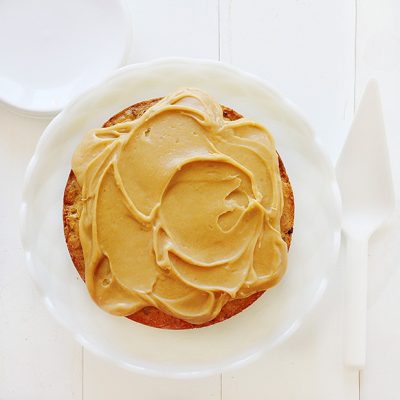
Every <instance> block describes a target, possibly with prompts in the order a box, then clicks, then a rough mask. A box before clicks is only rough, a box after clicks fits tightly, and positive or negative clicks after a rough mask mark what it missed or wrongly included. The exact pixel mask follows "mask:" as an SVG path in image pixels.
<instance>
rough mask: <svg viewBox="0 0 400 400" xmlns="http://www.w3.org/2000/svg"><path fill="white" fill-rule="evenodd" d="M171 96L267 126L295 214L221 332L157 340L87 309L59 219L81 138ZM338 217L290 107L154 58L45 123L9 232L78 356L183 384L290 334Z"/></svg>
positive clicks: (254, 84) (333, 194)
mask: <svg viewBox="0 0 400 400" xmlns="http://www.w3.org/2000/svg"><path fill="white" fill-rule="evenodd" d="M183 86H191V87H198V88H201V89H203V90H205V91H207V92H209V93H210V94H211V95H212V96H213V97H214V98H215V99H217V100H218V101H219V102H220V103H221V104H224V105H227V106H229V107H232V108H234V109H235V110H237V111H238V112H239V113H241V114H243V115H245V116H246V117H248V118H251V119H254V120H255V121H258V122H261V123H263V124H265V125H266V126H267V127H268V129H269V130H270V131H271V132H272V133H273V135H274V136H275V138H276V142H277V148H278V151H279V153H280V154H281V156H282V159H283V161H284V163H285V165H286V167H287V171H288V175H289V177H290V179H291V182H292V186H293V190H294V196H295V202H296V216H295V228H294V234H293V241H292V247H291V249H290V253H289V266H288V270H287V273H286V275H285V276H284V278H283V280H282V282H281V283H280V284H279V285H277V286H276V287H274V288H272V289H270V290H268V291H267V292H266V293H265V294H264V295H263V296H262V297H261V298H260V299H259V300H257V301H256V302H255V303H254V304H253V305H252V306H251V307H249V308H248V309H246V310H245V311H243V312H241V313H240V314H238V315H236V316H235V317H233V318H231V319H229V320H227V321H225V322H222V323H219V324H215V325H213V326H210V327H207V328H201V329H194V330H186V331H168V330H160V329H155V328H151V327H147V326H144V325H141V324H138V323H134V322H132V321H130V320H128V319H126V318H119V317H113V316H111V315H108V314H106V313H104V312H103V311H102V310H100V309H99V308H98V307H97V306H96V305H95V304H94V303H93V301H92V300H91V299H90V297H89V295H88V294H87V291H86V288H85V285H84V283H83V282H82V280H81V279H80V278H79V276H78V274H77V272H76V270H75V268H74V266H73V264H72V261H71V259H70V257H69V254H68V251H67V248H66V245H65V240H64V234H63V224H62V213H61V210H62V199H63V191H64V186H65V183H66V180H67V177H68V173H69V170H70V160H71V156H72V153H73V151H74V149H75V147H76V146H77V144H78V143H79V142H80V140H81V139H82V137H83V135H84V134H85V132H87V131H88V130H89V129H91V128H95V127H99V126H101V125H102V124H103V122H104V121H106V120H107V119H108V118H109V117H110V116H112V115H113V114H115V113H116V112H118V111H120V110H122V109H123V108H125V107H127V106H129V105H131V104H134V103H136V102H138V101H140V100H145V99H151V98H153V97H160V96H163V95H166V94H168V93H170V92H171V91H173V90H175V89H177V88H179V87H183ZM339 209H340V201H339V195H338V190H337V186H336V181H335V177H334V173H333V169H332V167H331V165H330V164H329V161H328V159H327V158H326V157H325V156H324V155H323V154H322V152H321V150H320V148H319V146H318V145H317V143H316V141H315V137H314V134H313V133H312V131H311V129H310V127H309V125H308V124H307V123H306V122H305V120H304V119H303V118H302V117H301V116H300V115H299V114H298V113H297V111H295V109H294V108H293V106H291V105H290V104H289V103H288V102H287V101H286V100H284V99H283V98H282V97H281V96H279V95H278V94H277V93H276V92H275V91H273V90H272V89H270V88H269V86H267V85H266V84H265V83H264V82H263V81H261V80H260V79H258V78H256V77H254V76H251V75H248V74H246V73H243V72H241V71H239V70H237V69H235V68H232V67H229V66H227V65H224V64H222V63H218V62H213V61H200V60H190V59H164V60H157V61H153V62H150V63H146V64H137V65H131V66H127V67H124V68H122V69H120V70H118V71H117V72H116V73H114V74H113V75H112V76H111V77H110V78H108V79H107V80H106V81H104V82H103V83H102V84H101V85H99V86H97V87H96V88H94V89H91V90H89V91H88V92H86V93H85V94H84V95H82V96H81V97H80V98H79V99H77V100H76V101H74V102H73V103H71V104H70V105H69V106H67V107H66V108H65V109H64V111H63V112H61V113H60V114H59V115H58V116H57V117H56V118H55V119H54V120H53V121H52V122H51V123H50V125H49V126H48V127H47V129H46V131H45V132H44V134H43V136H42V137H41V139H40V142H39V144H38V146H37V149H36V152H35V154H34V156H33V158H32V160H31V162H30V164H29V167H28V170H27V174H26V180H25V188H24V193H23V203H22V209H21V231H22V239H23V246H24V249H25V252H26V256H27V260H28V265H29V269H30V271H31V273H32V275H33V277H34V279H35V281H36V282H37V284H38V285H39V287H40V288H41V290H42V292H43V295H44V297H45V300H46V303H47V305H48V306H49V308H50V310H51V311H52V313H53V314H54V315H55V316H56V317H57V319H59V320H60V321H61V322H62V323H63V324H64V325H65V326H66V327H67V328H68V329H69V330H70V331H71V332H72V333H73V334H74V335H75V337H76V338H77V339H78V340H79V341H80V342H81V343H82V344H83V345H84V346H86V347H87V348H89V349H91V350H93V351H95V352H96V353H98V354H101V355H103V356H105V357H107V358H109V359H112V360H114V361H116V362H117V363H119V364H121V365H124V366H126V367H129V368H131V369H134V370H136V371H142V372H145V373H148V374H153V375H163V376H170V377H172V376H173V377H177V376H194V375H206V374H212V373H216V372H219V371H221V370H223V369H227V368H232V367H234V366H238V365H242V364H243V363H245V362H247V361H249V360H250V359H253V358H254V357H256V356H257V355H259V354H260V353H261V351H265V350H266V349H270V348H271V347H273V346H274V345H276V344H277V343H279V342H280V341H282V340H284V339H285V338H287V337H288V336H289V335H290V334H292V333H293V332H294V331H295V330H296V328H297V327H298V326H299V324H300V323H301V322H302V321H303V319H304V317H305V315H306V314H307V313H308V312H309V311H310V310H311V308H312V307H313V305H314V304H315V303H316V301H317V300H318V299H319V298H320V296H321V294H322V293H323V291H324V289H325V287H326V284H327V279H328V277H329V274H330V272H332V270H333V267H334V266H335V265H336V259H337V255H338V249H339V242H340V218H339Z"/></svg>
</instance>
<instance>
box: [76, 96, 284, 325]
mask: <svg viewBox="0 0 400 400" xmlns="http://www.w3.org/2000/svg"><path fill="white" fill-rule="evenodd" d="M72 170H73V172H74V174H75V176H76V178H77V180H78V183H79V185H80V186H81V188H82V200H83V208H82V213H81V217H80V220H79V235H80V241H81V244H82V248H83V255H84V260H85V282H86V285H87V288H88V291H89V293H90V295H91V297H92V298H93V299H94V301H95V302H96V303H97V304H98V305H99V306H100V307H101V308H103V309H104V310H105V311H107V312H109V313H111V314H115V315H121V316H126V315H130V314H133V313H135V312H136V311H138V310H140V309H141V308H143V307H146V306H154V307H157V308H159V309H160V310H162V311H163V312H165V313H167V314H171V315H173V316H175V317H177V318H181V319H183V320H185V321H188V322H190V323H192V324H202V323H205V322H207V321H210V320H212V319H213V318H215V317H216V316H217V315H218V314H219V312H220V311H221V308H222V306H223V305H224V304H225V303H227V302H228V301H230V300H232V299H234V298H243V297H247V296H250V295H252V294H253V293H255V292H258V291H262V290H265V289H267V288H269V287H271V286H272V285H274V284H276V283H277V282H278V281H279V279H280V278H281V277H282V275H283V273H284V272H285V269H286V264H287V246H286V244H285V242H284V241H283V240H282V238H281V232H280V218H281V215H282V209H283V195H282V187H281V178H280V173H279V166H278V156H277V153H276V149H275V143H274V139H273V138H272V136H271V135H270V133H269V132H268V131H267V130H266V129H265V128H264V127H263V126H262V125H260V124H257V123H255V122H253V121H250V120H248V119H245V118H241V119H239V120H236V121H227V120H224V118H223V113H222V109H221V106H220V105H219V104H218V103H217V102H216V101H215V100H213V99H212V98H211V97H210V96H209V95H207V94H206V93H204V92H202V91H200V90H198V89H183V90H179V91H177V92H175V93H173V94H171V95H170V96H168V97H165V98H164V99H162V100H160V101H159V102H158V103H156V104H155V105H153V106H152V107H151V108H149V109H148V110H147V111H146V112H145V113H144V114H143V115H142V116H141V117H139V118H138V119H136V120H134V121H127V122H123V123H119V124H116V125H113V126H110V127H107V128H101V129H95V130H92V131H90V132H89V133H88V134H87V135H86V136H85V138H84V140H83V141H82V143H81V144H80V145H79V146H78V148H77V150H76V152H75V154H74V156H73V160H72Z"/></svg>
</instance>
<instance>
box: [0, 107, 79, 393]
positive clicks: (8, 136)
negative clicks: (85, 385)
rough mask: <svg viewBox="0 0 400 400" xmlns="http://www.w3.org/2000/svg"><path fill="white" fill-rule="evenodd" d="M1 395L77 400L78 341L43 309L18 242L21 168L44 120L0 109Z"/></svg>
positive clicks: (32, 147)
mask: <svg viewBox="0 0 400 400" xmlns="http://www.w3.org/2000/svg"><path fill="white" fill-rule="evenodd" d="M0 120H1V121H2V138H3V139H2V143H1V147H0V182H1V186H2V190H1V193H2V195H1V196H0V226H1V227H2V229H1V230H0V258H1V263H0V276H1V279H0V321H1V327H0V355H1V357H0V398H1V399H7V400H8V399H10V400H11V399H41V400H53V399H60V400H82V397H81V394H82V381H81V371H82V370H81V363H82V350H81V346H80V345H79V344H78V343H77V342H76V341H75V340H74V339H73V337H72V336H71V335H70V333H69V332H67V331H66V330H65V329H64V328H63V327H61V326H60V325H59V324H58V323H56V321H55V320H54V319H53V317H52V316H51V315H50V313H49V312H48V310H46V308H45V306H44V303H43V302H42V299H41V296H40V295H39V293H38V290H37V289H36V287H35V286H34V284H33V281H32V280H31V278H30V276H29V274H28V270H27V267H26V265H25V257H24V254H23V251H22V247H21V244H20V238H19V231H18V214H19V207H20V194H21V189H22V180H23V175H24V172H25V168H26V166H27V163H28V161H29V159H30V157H31V156H32V154H33V151H34V148H35V146H36V143H37V140H38V138H39V136H40V134H41V133H42V131H43V129H44V128H45V126H46V125H47V123H48V120H39V119H32V118H23V117H20V116H17V115H16V114H13V113H11V112H9V111H7V110H5V109H3V108H0Z"/></svg>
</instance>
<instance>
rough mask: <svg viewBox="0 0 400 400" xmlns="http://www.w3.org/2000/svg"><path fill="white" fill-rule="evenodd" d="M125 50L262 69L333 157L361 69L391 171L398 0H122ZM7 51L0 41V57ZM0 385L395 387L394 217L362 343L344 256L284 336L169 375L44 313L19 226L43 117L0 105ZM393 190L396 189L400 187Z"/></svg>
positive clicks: (200, 390)
mask: <svg viewBox="0 0 400 400" xmlns="http://www.w3.org/2000/svg"><path fill="white" fill-rule="evenodd" d="M129 4H130V8H131V11H132V18H133V46H132V52H131V55H130V58H129V62H138V61H144V60H149V59H152V58H157V57H162V56H186V57H198V58H210V59H216V60H218V59H220V60H222V61H225V62H228V63H232V64H234V65H236V66H238V67H240V68H243V69H245V70H247V71H250V72H253V73H256V74H258V75H259V76H261V77H263V78H265V79H266V80H267V81H269V82H270V83H271V84H272V85H273V86H274V87H276V88H277V89H278V90H279V91H281V92H282V93H283V94H285V95H286V96H287V97H289V98H290V99H292V100H293V101H294V102H295V103H297V105H298V106H299V107H300V108H301V109H302V110H303V113H304V114H305V115H306V117H307V118H308V119H309V120H310V121H311V123H312V124H313V126H314V127H315V130H316V132H317V135H318V138H319V140H320V142H321V144H322V146H323V148H324V149H325V150H326V152H327V153H328V154H329V155H330V157H331V159H332V161H333V162H334V161H335V160H336V158H337V156H338V154H339V151H340V149H341V146H342V144H343V142H344V139H345V136H346V132H347V130H348V128H349V125H350V123H351V120H352V117H353V113H354V109H355V106H356V105H357V102H358V100H359V99H360V95H361V93H362V91H363V88H364V86H365V83H366V81H367V80H368V78H370V77H372V76H373V77H376V78H377V79H378V81H379V83H380V86H381V90H382V99H383V106H384V116H385V121H386V126H387V133H388V137H389V139H388V140H389V145H390V153H391V157H392V165H393V171H394V177H395V183H396V190H397V194H399V182H400V161H399V160H400V134H399V131H400V112H399V104H400V73H399V72H400V25H399V23H398V21H399V20H400V2H398V1H397V0H379V1H378V0H353V1H351V0H336V1H332V0H279V1H277V0H249V1H244V0H219V1H218V0H202V1H195V0H193V1H189V0H151V1H144V0H143V1H140V0H130V1H129ZM3 56H4V55H2V57H3ZM0 121H1V132H0V138H1V142H0V188H1V189H0V190H1V191H0V193H1V195H0V260H1V262H0V399H1V400H12V399H24V400H25V399H27V400H34V399H38V400H39V399H40V400H47V399H49V400H53V399H57V400H64V399H65V400H103V399H104V400H106V399H111V398H113V399H122V400H124V399H133V398H137V399H149V400H153V399H171V400H179V399H193V400H196V399H199V400H200V399H201V400H204V399H221V400H222V399H224V400H236V399H237V400H239V399H240V400H241V399H247V398H249V399H250V398H251V399H253V400H258V399H260V400H261V399H263V400H264V399H267V398H271V399H274V400H280V399H282V400H286V399H287V400H292V399H294V400H296V399H307V400H313V399H315V400H325V399H332V400H336V399H351V400H355V399H359V397H360V398H361V399H362V400H376V399H379V400H386V399H393V400H394V399H399V398H400V379H399V378H400V376H399V375H400V372H399V371H400V369H399V367H398V365H399V364H400V307H399V304H400V290H399V287H400V273H399V269H398V260H399V259H400V257H399V256H400V254H399V253H400V249H399V247H400V246H399V243H400V233H399V232H400V229H399V228H400V218H399V213H398V212H397V214H396V216H395V218H394V219H393V220H392V221H391V222H390V223H389V224H388V225H387V226H386V227H385V228H384V229H382V230H381V231H380V232H378V234H377V235H375V236H374V237H373V239H372V240H371V247H370V259H369V263H370V265H369V268H370V287H369V314H368V318H369V320H368V354H367V365H366V368H365V370H364V371H363V372H362V373H361V374H360V376H359V374H358V373H357V372H355V371H352V370H350V369H347V368H345V367H344V365H343V361H342V345H343V336H342V310H343V301H342V291H341V286H342V285H341V282H342V278H343V274H344V273H345V271H343V268H342V265H343V263H340V262H339V265H338V268H337V271H336V273H335V275H334V277H333V279H332V282H331V285H330V286H329V288H328V291H327V294H326V296H324V298H323V300H322V301H321V303H320V304H319V305H318V307H317V309H316V311H315V312H314V314H313V316H312V317H311V318H309V319H308V320H307V321H306V322H305V324H304V325H303V326H302V327H301V329H300V330H299V331H298V332H297V333H296V335H295V336H293V337H292V338H291V339H290V340H289V341H287V342H286V343H284V344H283V345H281V346H280V347H278V348H277V349H275V350H274V351H272V352H270V353H268V354H266V355H264V356H262V357H261V358H260V359H259V360H258V361H256V362H254V363H253V364H251V365H249V366H247V367H245V368H243V369H241V370H236V371H235V372H232V373H231V372H230V373H224V374H222V375H218V376H212V377H209V378H205V379H199V380H185V381H175V380H167V379H154V378H148V377H144V376H140V375H136V374H133V373H131V372H128V371H125V370H123V369H120V368H119V367H116V366H114V365H112V364H110V363H108V362H106V361H104V360H101V359H98V358H97V357H96V356H94V355H92V354H91V353H89V352H88V351H86V350H84V349H82V347H81V346H80V345H79V344H78V343H77V342H76V341H75V340H74V339H73V337H72V336H71V335H70V334H69V332H67V331H66V330H65V329H64V328H62V327H61V326H59V325H58V323H57V322H56V321H55V320H54V319H53V318H52V317H51V316H50V314H49V313H48V311H47V309H46V308H45V306H44V304H43V303H42V301H41V300H40V295H39V293H38V291H37V289H36V287H35V286H34V285H33V283H32V282H31V279H30V277H29V276H28V273H27V270H26V267H25V263H24V257H23V252H22V248H21V244H20V240H19V232H18V209H19V203H20V194H21V183H22V179H23V174H24V170H25V168H26V165H27V163H28V160H29V158H30V157H31V155H32V153H33V151H34V148H35V145H36V143H37V140H38V138H39V136H40V134H41V133H42V132H43V129H44V128H45V127H46V125H47V124H48V122H49V121H48V120H38V119H33V118H26V117H21V116H19V115H15V114H13V113H11V112H9V111H7V110H5V109H0ZM397 198H399V196H397Z"/></svg>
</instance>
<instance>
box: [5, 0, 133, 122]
mask: <svg viewBox="0 0 400 400" xmlns="http://www.w3.org/2000/svg"><path fill="white" fill-rule="evenodd" d="M130 41H131V19H130V14H129V11H128V8H127V7H126V6H125V2H124V1H123V0H114V1H109V0H85V1H81V0H68V1H62V0H18V1H15V0H2V1H0V53H1V55H2V56H1V62H0V103H1V102H2V103H4V104H6V105H8V106H11V107H12V108H13V109H15V110H17V111H19V112H22V113H24V114H30V115H36V116H49V115H54V114H55V113H57V112H59V111H60V110H61V109H62V108H63V107H64V106H65V105H66V104H67V103H68V102H69V101H70V100H71V99H72V98H74V97H75V96H77V95H78V94H79V93H81V92H82V91H84V90H86V89H87V88H89V87H90V86H92V85H95V84H98V83H99V82H101V80H103V79H104V78H105V77H106V76H107V75H108V74H109V73H110V72H112V71H114V70H115V69H116V68H118V67H120V66H121V65H122V64H123V63H124V60H125V55H126V53H127V51H128V49H129V45H130Z"/></svg>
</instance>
